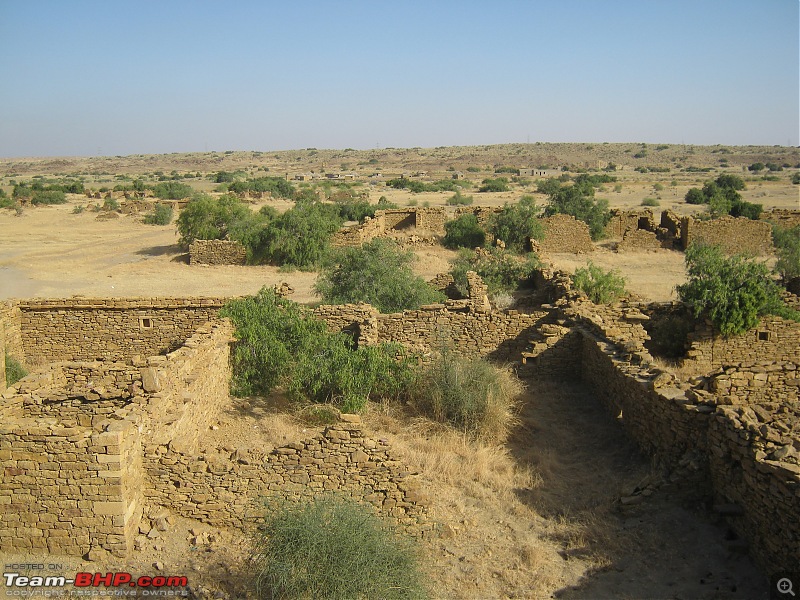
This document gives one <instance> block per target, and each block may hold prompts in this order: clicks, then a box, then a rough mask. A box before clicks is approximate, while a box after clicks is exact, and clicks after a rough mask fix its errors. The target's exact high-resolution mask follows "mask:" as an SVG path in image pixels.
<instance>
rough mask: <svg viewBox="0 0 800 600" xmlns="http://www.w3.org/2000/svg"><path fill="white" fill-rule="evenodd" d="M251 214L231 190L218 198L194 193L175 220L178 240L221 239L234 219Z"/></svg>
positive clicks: (233, 223) (232, 225) (245, 217)
mask: <svg viewBox="0 0 800 600" xmlns="http://www.w3.org/2000/svg"><path fill="white" fill-rule="evenodd" d="M251 216H252V213H251V211H250V209H249V208H248V207H247V206H245V205H244V204H243V203H242V202H241V200H239V199H238V198H237V197H236V196H234V195H232V194H226V195H224V196H220V197H219V198H218V199H215V198H212V197H211V196H209V195H207V194H194V196H193V197H192V199H191V200H190V201H189V203H188V204H187V205H186V207H185V208H184V209H183V210H182V211H181V214H180V216H179V217H178V220H177V227H178V233H179V234H180V244H181V245H182V246H184V247H188V246H189V244H191V243H192V242H193V241H195V240H223V239H225V238H226V237H227V236H228V233H229V231H230V229H231V228H232V227H234V226H235V223H237V222H239V221H245V220H248V219H250V218H251Z"/></svg>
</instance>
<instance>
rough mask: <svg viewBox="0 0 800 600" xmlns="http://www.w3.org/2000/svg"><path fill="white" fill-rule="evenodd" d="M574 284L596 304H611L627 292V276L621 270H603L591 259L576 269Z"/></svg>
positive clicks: (573, 278) (573, 277)
mask: <svg viewBox="0 0 800 600" xmlns="http://www.w3.org/2000/svg"><path fill="white" fill-rule="evenodd" d="M572 284H573V285H574V286H575V287H576V288H577V289H579V290H581V291H582V292H583V293H585V294H586V295H587V296H589V299H590V300H591V301H592V302H594V303H595V304H611V303H612V302H614V301H615V300H617V299H618V298H621V297H622V296H623V295H624V294H625V278H624V277H622V276H621V275H620V274H619V272H617V271H614V270H612V271H603V269H601V268H600V267H598V266H596V265H595V264H594V263H592V262H591V261H589V264H588V265H587V266H586V267H585V268H580V269H576V270H575V274H574V275H573V276H572Z"/></svg>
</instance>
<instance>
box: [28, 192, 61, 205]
mask: <svg viewBox="0 0 800 600" xmlns="http://www.w3.org/2000/svg"><path fill="white" fill-rule="evenodd" d="M66 202H67V197H66V195H65V194H64V192H62V191H60V190H45V191H40V192H34V194H33V197H32V198H31V204H65V203H66Z"/></svg>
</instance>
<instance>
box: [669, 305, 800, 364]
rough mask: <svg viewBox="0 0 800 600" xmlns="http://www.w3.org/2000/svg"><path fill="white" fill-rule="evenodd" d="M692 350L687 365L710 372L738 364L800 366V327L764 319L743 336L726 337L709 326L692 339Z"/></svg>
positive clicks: (690, 334)
mask: <svg viewBox="0 0 800 600" xmlns="http://www.w3.org/2000/svg"><path fill="white" fill-rule="evenodd" d="M688 339H689V342H690V347H689V350H688V351H687V353H686V359H685V360H684V362H687V363H696V364H698V365H699V366H700V367H703V368H705V369H706V370H709V371H710V370H711V369H714V368H717V367H720V366H724V365H728V364H734V363H755V362H758V361H760V360H762V359H763V358H764V357H769V358H770V359H771V360H773V361H790V362H794V363H800V323H797V322H795V321H788V320H785V319H782V318H781V317H776V316H766V317H762V319H761V321H760V322H759V324H758V326H757V327H755V328H754V329H751V330H750V331H748V332H746V333H744V334H742V335H732V336H730V337H727V338H726V337H723V336H722V335H720V334H719V333H715V332H714V330H713V329H712V328H711V326H710V325H708V324H702V325H699V326H698V327H697V328H696V330H695V331H693V332H691V333H689V336H688Z"/></svg>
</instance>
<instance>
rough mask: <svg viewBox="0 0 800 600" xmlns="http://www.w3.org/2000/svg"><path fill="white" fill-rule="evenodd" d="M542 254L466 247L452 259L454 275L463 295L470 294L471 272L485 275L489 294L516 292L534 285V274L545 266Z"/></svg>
mask: <svg viewBox="0 0 800 600" xmlns="http://www.w3.org/2000/svg"><path fill="white" fill-rule="evenodd" d="M541 266H542V263H541V261H540V260H539V257H538V256H537V255H536V254H535V253H533V252H531V253H529V254H527V255H526V256H524V257H523V256H519V255H517V254H514V253H512V252H509V251H507V250H502V249H500V248H486V249H485V250H481V251H479V252H476V251H473V250H467V249H462V250H460V251H459V253H458V256H457V257H456V258H455V259H454V260H453V261H452V262H451V265H450V275H452V276H453V279H454V280H455V288H456V290H457V291H458V293H459V294H461V296H462V297H466V296H467V292H468V291H469V290H468V289H467V271H475V272H476V273H477V274H478V275H480V276H481V278H482V279H483V282H484V283H485V284H486V287H487V288H488V290H489V293H490V294H492V295H494V294H499V293H503V292H513V291H515V290H518V289H521V288H525V287H528V286H530V284H531V282H532V278H533V273H534V271H535V270H536V269H538V268H541Z"/></svg>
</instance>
